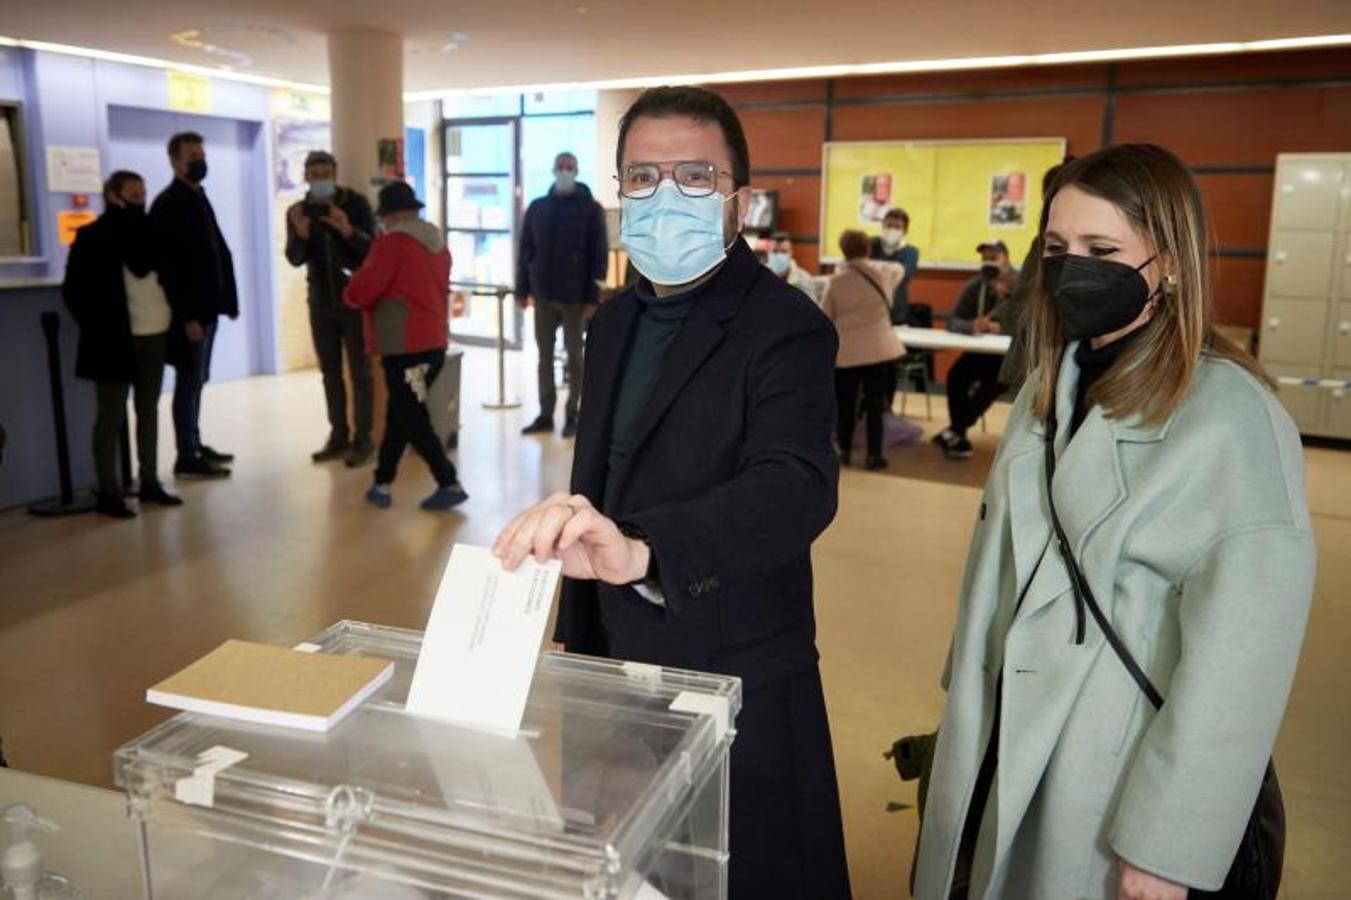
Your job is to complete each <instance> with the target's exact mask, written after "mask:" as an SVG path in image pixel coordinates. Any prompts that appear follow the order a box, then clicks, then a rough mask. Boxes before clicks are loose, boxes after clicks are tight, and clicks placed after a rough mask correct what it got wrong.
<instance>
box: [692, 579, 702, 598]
mask: <svg viewBox="0 0 1351 900" xmlns="http://www.w3.org/2000/svg"><path fill="white" fill-rule="evenodd" d="M703 592H704V586H703V585H702V584H700V583H699V582H697V581H696V582H694V583H693V584H691V585H690V596H691V597H698V596H699V595H700V594H702V593H703Z"/></svg>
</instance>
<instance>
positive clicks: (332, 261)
mask: <svg viewBox="0 0 1351 900" xmlns="http://www.w3.org/2000/svg"><path fill="white" fill-rule="evenodd" d="M337 176H338V161H337V160H336V159H334V158H333V154H331V153H328V152H326V151H324V150H315V151H313V152H311V153H310V154H309V155H308V156H306V157H305V180H306V181H307V182H309V185H310V189H309V192H308V193H307V194H306V195H305V199H304V200H301V201H298V202H296V203H293V204H292V205H291V208H290V209H288V210H287V211H286V259H287V261H288V262H290V263H291V265H293V266H301V265H303V266H305V267H306V276H307V278H308V281H309V303H310V336H311V337H312V338H313V339H314V354H315V356H316V357H318V359H319V371H320V372H322V373H323V377H324V399H325V400H326V401H327V402H328V425H329V434H328V440H327V441H326V442H325V443H324V446H323V447H321V448H320V449H319V450H318V451H317V452H315V453H313V454H311V455H310V458H311V459H312V460H314V461H315V462H327V461H328V460H331V459H338V458H340V457H343V456H345V457H346V458H347V465H349V466H352V467H356V466H359V465H361V464H362V463H364V462H365V461H366V460H368V459H370V456H371V450H372V447H371V410H372V408H373V405H374V397H375V388H374V382H373V380H372V379H371V365H370V360H368V359H367V358H366V353H365V350H364V349H363V346H362V344H363V341H362V336H361V313H360V312H358V311H357V310H355V309H353V308H352V307H350V306H347V305H346V304H345V303H343V302H342V292H343V288H345V287H347V281H348V279H349V278H351V276H352V273H353V272H355V271H356V270H357V269H359V268H361V262H362V260H364V259H365V258H366V253H367V251H368V250H370V247H371V240H372V239H373V238H374V235H375V216H374V215H373V214H372V213H371V205H370V203H369V202H367V200H366V198H365V197H364V196H362V195H361V194H360V193H358V192H357V191H353V190H349V189H348V188H345V187H339V186H338V183H337V180H336V179H337ZM344 349H346V351H347V368H348V370H349V371H350V372H351V373H352V394H353V397H352V401H353V402H352V407H353V412H354V413H355V416H354V418H355V419H356V429H355V433H353V431H352V430H350V429H349V428H348V426H347V384H346V382H345V381H344V380H343V373H342V357H343V350H344Z"/></svg>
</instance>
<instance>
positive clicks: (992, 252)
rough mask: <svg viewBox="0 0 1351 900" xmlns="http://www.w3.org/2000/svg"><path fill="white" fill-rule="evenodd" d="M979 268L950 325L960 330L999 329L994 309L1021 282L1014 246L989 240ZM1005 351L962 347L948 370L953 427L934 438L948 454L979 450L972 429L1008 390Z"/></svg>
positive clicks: (983, 331) (968, 455)
mask: <svg viewBox="0 0 1351 900" xmlns="http://www.w3.org/2000/svg"><path fill="white" fill-rule="evenodd" d="M976 252H978V253H979V254H980V259H981V266H980V274H978V275H976V276H975V277H973V278H972V279H971V280H970V281H968V282H967V283H966V286H965V287H963V288H962V293H961V294H960V295H959V296H958V298H957V304H956V306H954V307H953V310H952V315H951V316H950V317H949V318H948V330H949V331H955V332H958V333H960V334H998V333H999V332H1000V330H1001V326H1000V324H999V321H998V320H997V319H996V318H995V316H994V311H995V309H996V307H997V306H998V305H999V303H1000V302H1001V301H1002V300H1004V299H1006V298H1007V297H1008V296H1009V295H1010V294H1011V293H1012V291H1013V287H1014V285H1015V284H1016V283H1017V279H1018V270H1017V269H1015V268H1013V267H1012V266H1011V265H1009V248H1008V246H1007V245H1006V244H1005V243H1004V242H1003V241H1000V240H989V241H986V242H984V243H983V244H981V245H980V246H979V247H977V248H976ZM1002 364H1003V357H1000V356H997V355H995V354H992V353H963V354H962V355H961V356H959V357H957V361H956V362H954V363H953V364H952V368H951V369H949V370H948V377H947V391H948V423H949V424H948V427H947V428H945V429H943V430H942V431H940V432H939V433H938V434H936V435H935V436H934V439H933V441H934V443H935V444H936V445H937V446H938V447H939V449H941V450H942V451H943V454H944V455H945V456H947V458H948V459H970V458H971V457H972V455H973V454H974V450H973V449H972V447H971V442H970V441H969V440H967V437H966V432H967V429H969V428H971V426H973V425H975V424H976V423H977V422H979V421H980V417H981V416H983V415H985V412H986V410H988V409H989V408H990V407H991V406H992V405H994V402H995V401H996V400H998V399H999V397H1000V395H1002V394H1003V393H1004V391H1005V390H1006V386H1005V385H1004V384H1003V383H1001V382H1000V380H999V370H1000V367H1001V365H1002Z"/></svg>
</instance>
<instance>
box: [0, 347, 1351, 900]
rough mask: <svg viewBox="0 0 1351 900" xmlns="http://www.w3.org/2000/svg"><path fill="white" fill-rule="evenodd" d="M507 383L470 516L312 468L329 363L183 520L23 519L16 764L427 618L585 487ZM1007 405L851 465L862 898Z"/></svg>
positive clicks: (1345, 513)
mask: <svg viewBox="0 0 1351 900" xmlns="http://www.w3.org/2000/svg"><path fill="white" fill-rule="evenodd" d="M529 365H530V363H529V359H528V358H527V357H524V356H520V357H514V358H513V365H512V371H513V383H514V384H515V385H518V386H528V385H530V384H533V378H532V377H531V375H530V372H529V371H528V367H529ZM494 375H495V371H494V369H493V367H492V360H491V356H490V355H488V354H487V353H485V352H484V351H471V352H470V354H469V357H468V360H467V363H466V380H465V390H464V406H465V422H466V426H465V431H464V433H463V438H462V443H461V449H460V451H459V453H458V462H459V464H460V466H461V469H462V472H463V477H464V482H465V484H466V486H467V487H468V489H469V491H470V493H471V494H472V495H473V499H472V500H471V501H470V502H469V503H468V504H467V505H466V506H465V507H464V510H463V513H462V514H457V515H450V516H444V515H443V516H434V515H429V514H425V513H421V512H419V511H418V510H417V509H416V507H415V501H416V500H417V499H418V498H420V497H421V496H422V495H423V494H424V493H426V492H427V491H428V490H430V487H431V483H430V480H429V478H428V476H427V474H426V472H425V469H424V468H423V467H422V465H421V464H420V462H418V461H417V460H415V459H413V458H411V457H410V458H409V459H408V460H406V461H405V463H404V469H403V472H402V474H401V477H400V479H399V481H398V483H397V485H396V501H397V502H396V506H395V508H394V509H393V510H391V511H389V512H387V513H377V512H375V511H373V510H371V509H369V508H367V507H366V506H365V505H364V504H363V502H362V500H361V492H362V490H363V489H364V488H365V486H366V478H367V477H368V476H367V474H366V473H364V472H350V471H348V470H346V469H344V468H343V467H341V466H340V465H338V466H333V465H330V466H325V467H316V466H313V465H311V464H310V463H309V460H308V452H309V451H310V450H312V449H314V445H317V443H318V442H319V441H320V440H321V439H322V437H323V434H324V425H323V420H322V402H321V394H320V388H319V381H318V376H317V375H316V374H315V373H299V374H294V375H287V376H282V377H277V378H257V379H251V380H248V381H243V382H235V383H231V384H225V385H220V386H213V387H211V388H210V389H209V390H208V394H207V401H206V414H205V419H204V429H205V431H206V435H207V438H208V440H210V441H211V442H212V443H214V444H216V445H218V446H221V447H225V448H229V449H231V450H234V451H236V452H237V453H238V454H239V456H240V460H239V463H238V464H237V466H236V474H235V476H234V478H232V479H231V480H230V481H229V482H226V483H217V484H201V483H197V484H187V485H182V486H180V487H181V488H182V492H183V495H184V497H185V498H186V499H187V501H188V505H187V506H186V507H184V508H183V509H181V510H153V511H151V512H150V513H149V514H147V515H144V516H142V517H141V518H139V519H137V520H135V521H132V522H126V523H120V522H110V521H107V520H99V519H95V518H92V517H83V518H79V519H72V520H64V521H39V520H34V519H30V518H29V517H27V516H26V515H24V514H23V513H22V512H19V511H10V512H6V513H0V732H2V733H3V734H4V737H5V741H6V744H5V746H6V750H7V753H8V755H9V758H10V762H11V763H12V764H13V765H15V766H16V767H18V768H22V769H27V770H30V771H34V772H39V773H43V774H49V775H55V776H59V777H62V778H68V779H73V780H76V781H82V782H86V783H89V784H101V785H107V784H110V782H111V776H110V762H109V755H110V753H111V751H112V750H113V749H114V748H115V747H116V746H117V745H119V744H120V743H122V742H123V741H125V740H126V739H128V738H130V737H132V736H134V735H136V734H138V733H140V732H141V731H143V730H145V729H146V728H148V727H149V726H151V725H153V724H154V723H155V722H157V721H159V720H160V719H162V718H163V717H164V715H165V714H164V713H163V712H162V711H159V710H156V709H155V708H153V707H150V706H147V705H146V704H145V703H144V702H142V700H141V697H142V695H143V691H144V689H145V687H146V686H147V685H148V684H151V683H153V682H154V681H155V680H157V679H158V678H160V677H162V676H164V675H165V674H167V673H168V672H171V671H173V670H174V669H176V668H177V667H179V666H181V665H183V664H185V663H186V662H188V661H190V660H191V659H192V658H194V657H196V656H197V655H199V654H201V653H203V652H205V651H206V650H208V649H210V648H211V647H213V646H214V645H215V644H216V643H218V642H219V641H220V640H222V639H223V638H225V637H227V636H233V637H243V638H250V639H255V640H263V641H272V642H278V643H285V642H293V641H296V640H299V639H300V638H302V637H304V636H306V635H309V634H312V633H314V632H316V631H318V630H320V629H321V628H323V627H324V626H326V625H327V624H329V623H330V622H332V621H334V620H336V619H340V618H357V619H366V620H369V621H375V622H384V623H388V624H391V625H400V626H407V627H420V626H421V625H422V623H423V622H424V620H425V617H426V614H427V612H428V610H429V608H430V604H431V599H432V593H433V590H434V588H435V585H436V582H437V578H438V576H439V573H440V570H441V567H442V565H443V563H444V560H445V558H446V556H447V554H448V553H449V549H450V545H451V542H452V541H453V540H463V541H474V542H482V541H487V540H489V539H491V537H492V536H493V535H494V534H495V532H496V529H497V528H498V527H499V526H500V525H501V524H502V523H503V522H504V521H505V520H506V518H507V517H508V516H509V515H510V514H511V513H512V512H513V511H514V510H515V509H516V508H518V507H520V506H521V505H523V504H525V503H528V502H530V501H532V500H533V499H535V498H537V497H538V496H540V495H542V494H545V493H548V492H550V491H553V490H556V489H561V488H563V487H564V486H565V485H566V482H567V469H568V464H569V461H570V460H569V453H570V449H569V445H568V444H567V443H565V442H563V441H562V440H561V439H559V438H557V437H553V438H549V439H528V440H527V439H522V438H520V437H519V435H518V434H517V430H518V428H519V427H520V425H521V424H523V422H524V421H525V420H526V419H527V418H528V416H529V415H531V414H533V412H534V410H533V409H532V408H529V407H527V408H526V409H525V410H522V411H520V412H513V413H489V412H486V411H484V410H482V409H481V408H480V406H479V404H480V402H481V401H482V400H484V399H486V398H487V396H488V394H489V393H490V391H491V390H492V388H493V387H494V386H495V382H494V381H493V378H494ZM919 409H922V404H915V403H914V401H913V400H912V405H911V411H912V412H915V411H916V410H919ZM941 409H942V404H941V403H935V410H934V411H935V415H936V416H938V415H940V414H941V413H940V410H941ZM1003 415H1004V410H1003V408H1000V407H997V408H996V410H994V411H993V412H992V414H991V416H990V421H989V423H988V424H989V429H990V433H989V434H988V435H980V434H975V435H973V439H974V440H975V442H976V444H977V451H978V453H977V458H976V460H974V461H973V462H972V463H970V464H954V463H948V462H946V461H944V460H942V459H941V458H939V457H938V455H937V454H936V452H935V451H934V449H933V448H932V447H930V446H928V445H927V444H926V443H921V444H918V445H914V446H910V447H905V448H900V449H897V450H895V451H893V452H892V453H891V454H890V456H891V461H892V468H891V469H890V470H889V471H887V472H886V473H883V474H865V473H863V472H860V471H857V470H853V471H849V472H847V473H846V474H845V476H844V478H843V481H842V484H841V498H840V501H841V502H840V514H839V517H838V519H837V520H836V522H835V524H834V526H832V528H831V529H830V530H829V532H827V534H826V535H825V536H824V537H823V538H822V539H821V540H820V542H819V543H818V545H817V548H816V554H815V555H816V562H817V609H818V618H819V620H820V645H821V650H822V656H823V663H822V667H823V671H824V676H825V681H826V690H827V695H828V700H829V705H830V712H831V720H832V726H833V729H834V733H835V750H836V757H837V760H838V765H839V770H840V779H841V787H842V794H843V803H844V809H845V825H846V831H847V839H848V846H849V853H850V863H851V869H852V872H853V877H854V884H855V889H856V894H857V896H859V897H861V898H883V897H898V896H904V895H905V877H906V873H907V872H908V869H909V864H910V854H911V850H912V847H913V841H914V833H915V825H916V822H915V817H914V812H913V811H911V810H909V809H904V810H901V811H896V812H891V811H888V806H889V804H910V803H913V800H914V789H913V786H911V785H902V784H901V783H900V782H899V781H898V780H897V779H896V777H895V773H894V771H893V770H892V769H891V767H890V764H888V763H886V762H884V761H883V759H882V755H881V754H882V751H883V750H884V749H885V748H886V747H887V746H888V745H889V744H890V742H891V740H892V739H893V738H895V737H897V736H899V735H900V734H903V733H908V732H912V731H916V730H921V729H928V728H931V727H932V726H933V724H934V723H935V722H936V721H937V719H938V716H939V714H940V711H941V708H942V702H943V698H942V694H941V692H940V691H939V689H938V684H937V682H938V675H939V671H940V668H941V666H942V661H943V656H944V654H945V652H946V648H947V641H948V636H949V632H950V629H951V627H952V619H953V599H954V596H955V593H956V590H957V582H958V578H959V576H960V572H961V567H962V562H963V556H964V554H965V550H966V540H967V537H968V535H969V531H970V526H971V522H972V520H973V516H974V515H975V510H976V504H977V502H978V487H979V484H980V482H981V479H982V478H983V474H984V471H985V468H986V467H987V466H988V464H989V460H990V456H991V454H992V451H993V448H994V445H995V443H996V441H997V433H998V430H999V427H1000V425H1001V423H1002V419H1003ZM921 421H922V420H921ZM928 424H931V425H933V426H937V425H938V424H939V423H938V422H937V421H935V422H932V423H928ZM165 433H166V437H167V435H168V429H167V422H166V428H165ZM166 446H167V445H166ZM1306 456H1307V459H1308V466H1309V494H1310V500H1311V504H1312V507H1313V509H1314V511H1315V515H1316V527H1317V530H1318V536H1319V540H1320V548H1321V558H1320V563H1319V583H1318V595H1317V599H1316V601H1315V608H1314V612H1313V618H1312V621H1311V624H1310V629H1309V638H1308V641H1307V644H1306V647H1305V652H1304V659H1303V663H1302V665H1301V669H1300V674H1299V678H1298V681H1297V683H1296V685H1295V692H1294V697H1293V699H1292V701H1291V704H1290V709H1289V713H1288V715H1287V717H1286V722H1285V728H1284V731H1283V733H1282V736H1281V742H1280V746H1279V748H1278V757H1277V759H1278V766H1279V767H1280V772H1281V776H1282V782H1283V785H1284V788H1285V792H1286V802H1287V805H1288V808H1289V817H1290V821H1289V855H1288V860H1287V882H1286V885H1287V890H1286V891H1284V892H1283V893H1284V896H1287V897H1291V898H1319V897H1327V898H1332V897H1344V896H1346V895H1347V891H1346V887H1345V884H1346V875H1345V873H1346V869H1347V862H1346V861H1347V860H1348V859H1351V773H1349V772H1348V768H1347V766H1346V765H1345V759H1346V748H1347V747H1348V746H1351V690H1349V689H1351V659H1348V657H1347V654H1346V648H1347V647H1351V610H1349V609H1348V608H1347V607H1345V606H1342V603H1344V602H1346V601H1347V599H1348V595H1349V592H1348V588H1349V587H1351V453H1349V452H1346V451H1339V450H1326V449H1310V450H1308V451H1307V454H1306ZM1236 714H1241V711H1236Z"/></svg>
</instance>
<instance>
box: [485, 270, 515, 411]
mask: <svg viewBox="0 0 1351 900" xmlns="http://www.w3.org/2000/svg"><path fill="white" fill-rule="evenodd" d="M507 293H508V292H507V289H506V288H503V287H499V288H497V290H496V294H497V402H496V403H485V404H483V408H484V409H520V407H521V401H519V400H508V399H507V310H506V299H507Z"/></svg>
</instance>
